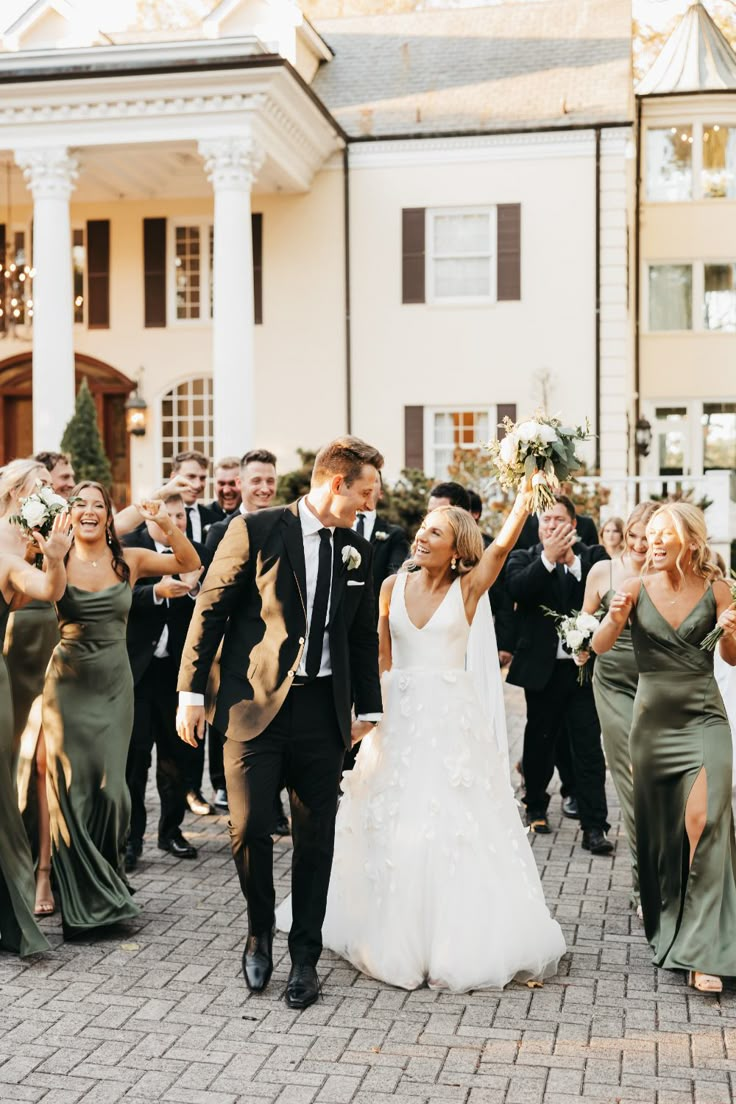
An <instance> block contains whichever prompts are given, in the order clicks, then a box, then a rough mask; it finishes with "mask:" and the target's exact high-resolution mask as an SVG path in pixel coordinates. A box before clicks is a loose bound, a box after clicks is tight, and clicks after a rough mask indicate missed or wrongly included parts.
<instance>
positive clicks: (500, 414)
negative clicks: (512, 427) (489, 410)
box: [496, 403, 516, 441]
mask: <svg viewBox="0 0 736 1104" xmlns="http://www.w3.org/2000/svg"><path fill="white" fill-rule="evenodd" d="M496 418H497V419H498V423H499V426H500V428H499V430H498V439H499V441H501V440H502V439H503V438H504V437H505V436H506V430H505V429H504V428H503V425H502V424H501V423H502V422H503V420H504V418H510V419H511V421H512V422H515V421H516V403H499V404H498V406H497V407H496Z"/></svg>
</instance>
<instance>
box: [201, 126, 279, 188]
mask: <svg viewBox="0 0 736 1104" xmlns="http://www.w3.org/2000/svg"><path fill="white" fill-rule="evenodd" d="M199 152H200V154H201V156H202V157H203V158H204V168H205V172H206V173H207V179H208V180H209V181H210V183H211V184H212V187H213V188H214V189H215V190H217V189H218V188H236V189H241V188H242V189H250V188H252V186H253V182H254V180H255V179H256V177H257V176H258V172H259V169H260V168H261V165H262V164H263V161H264V157H265V154H264V152H263V150H262V148H261V147H260V146H259V145H258V143H257V142H256V140H255V139H254V138H253V137H251V136H250V135H242V136H241V135H238V136H237V137H236V136H233V137H229V138H207V139H205V140H203V141H201V142H200V143H199Z"/></svg>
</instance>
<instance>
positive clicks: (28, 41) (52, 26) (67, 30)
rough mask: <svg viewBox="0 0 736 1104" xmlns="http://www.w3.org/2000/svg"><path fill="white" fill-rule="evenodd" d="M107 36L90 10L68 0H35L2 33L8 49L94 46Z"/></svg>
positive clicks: (3, 42)
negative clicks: (93, 19)
mask: <svg viewBox="0 0 736 1104" xmlns="http://www.w3.org/2000/svg"><path fill="white" fill-rule="evenodd" d="M103 40H104V36H102V35H101V34H100V31H99V29H98V28H97V26H95V25H94V23H93V22H92V21H91V20H90V18H89V15H88V13H87V12H85V11H82V10H80V9H79V8H77V7H76V6H75V5H73V4H71V3H69V2H68V0H35V2H34V3H32V4H29V5H28V7H27V8H26V10H25V11H24V12H23V13H22V14H21V15H19V16H18V18H17V19H16V20H15V21H14V22H13V23H11V25H10V26H9V27H7V28H6V29H5V28H4V33H3V35H2V45H3V47H4V48H5V49H6V50H28V49H30V50H33V49H48V48H53V47H64V46H68V45H71V44H73V45H75V46H82V45H85V46H91V45H92V44H93V43H95V42H100V41H103Z"/></svg>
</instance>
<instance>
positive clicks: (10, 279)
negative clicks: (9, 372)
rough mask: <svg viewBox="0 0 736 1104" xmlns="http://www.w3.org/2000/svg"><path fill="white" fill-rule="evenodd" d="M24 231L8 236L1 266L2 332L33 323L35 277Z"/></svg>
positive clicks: (0, 312)
mask: <svg viewBox="0 0 736 1104" xmlns="http://www.w3.org/2000/svg"><path fill="white" fill-rule="evenodd" d="M27 240H28V238H27V235H26V231H25V230H14V231H11V232H10V233H9V234H8V237H7V240H6V248H5V254H4V256H3V257H2V265H0V329H3V330H4V329H6V328H10V329H12V328H13V327H15V326H28V325H31V324H32V322H33V277H34V276H35V274H36V273H35V270H34V269H33V268H32V267H31V260H30V256H29V251H28V250H27V248H26V242H27Z"/></svg>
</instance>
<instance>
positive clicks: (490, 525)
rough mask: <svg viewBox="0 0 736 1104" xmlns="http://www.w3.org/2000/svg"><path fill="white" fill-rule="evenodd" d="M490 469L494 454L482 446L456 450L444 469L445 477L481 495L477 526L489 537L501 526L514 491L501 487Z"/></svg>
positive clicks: (492, 468) (492, 466)
mask: <svg viewBox="0 0 736 1104" xmlns="http://www.w3.org/2000/svg"><path fill="white" fill-rule="evenodd" d="M493 472H494V463H493V457H492V456H491V454H490V452H488V450H487V449H484V448H475V449H457V450H456V451H455V456H454V458H453V461H452V463H451V464H450V466H449V468H448V469H447V478H448V479H451V480H452V481H453V482H454V483H459V484H460V486H461V487H467V488H468V489H469V490H471V491H475V492H476V494H479V495H480V497H481V502H482V503H483V513H482V514H481V516H480V527H481V529H482V530H483V532H484V533H487V534H488V535H489V536H491V537H495V535H496V533H497V532H498V530H499V529H500V528H501V526H502V525H503V522H504V518H505V517H506V514H507V513H508V512H509V510H510V509H511V506H512V504H513V501H514V495H513V493H512V492H510V491H504V490H503V488H502V487H501V486H500V484H499V483H498V480H497V479H496V477H495V475H494V474H493Z"/></svg>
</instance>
